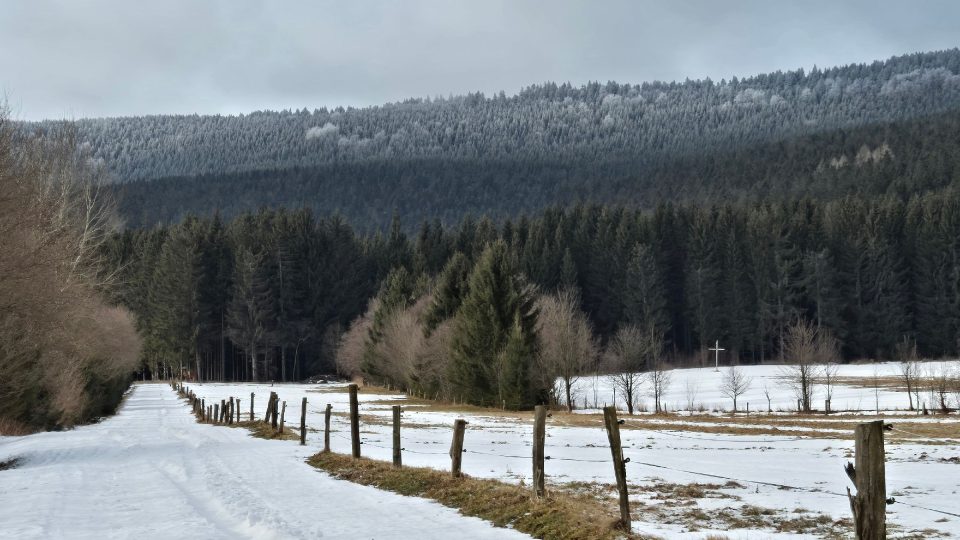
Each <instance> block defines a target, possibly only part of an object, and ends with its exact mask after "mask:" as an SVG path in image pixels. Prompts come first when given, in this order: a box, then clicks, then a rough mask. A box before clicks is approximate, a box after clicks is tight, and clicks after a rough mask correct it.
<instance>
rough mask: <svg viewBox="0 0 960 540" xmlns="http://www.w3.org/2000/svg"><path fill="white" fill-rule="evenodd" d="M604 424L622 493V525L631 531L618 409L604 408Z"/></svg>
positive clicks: (615, 473) (618, 487)
mask: <svg viewBox="0 0 960 540" xmlns="http://www.w3.org/2000/svg"><path fill="white" fill-rule="evenodd" d="M603 422H604V424H605V425H606V428H607V438H609V439H610V453H611V454H612V455H613V473H614V475H615V476H616V478H617V491H619V492H620V525H621V526H622V527H623V528H624V529H626V530H627V531H628V532H629V531H630V499H629V498H628V496H627V468H626V465H625V461H624V459H623V447H622V446H621V445H620V421H619V420H617V409H616V407H604V408H603Z"/></svg>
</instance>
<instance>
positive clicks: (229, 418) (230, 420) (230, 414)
mask: <svg viewBox="0 0 960 540" xmlns="http://www.w3.org/2000/svg"><path fill="white" fill-rule="evenodd" d="M227 423H228V424H233V396H230V409H229V410H227Z"/></svg>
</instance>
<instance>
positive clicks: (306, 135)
mask: <svg viewBox="0 0 960 540" xmlns="http://www.w3.org/2000/svg"><path fill="white" fill-rule="evenodd" d="M958 106H960V51H958V50H957V49H952V50H946V51H937V52H928V53H921V54H909V55H903V56H898V57H893V58H890V59H887V60H885V61H877V62H873V63H870V64H852V65H847V66H840V67H834V68H828V69H818V68H815V69H813V70H810V71H805V70H797V71H786V72H780V71H778V72H773V73H767V74H762V75H758V76H754V77H746V78H737V77H734V78H732V79H729V80H721V81H711V80H709V79H707V80H695V81H693V80H687V81H684V82H648V83H643V84H623V83H617V82H607V83H599V82H592V83H589V84H585V85H583V86H579V87H575V86H572V85H570V84H557V83H552V82H548V83H544V84H540V85H534V86H530V87H528V88H525V89H523V90H522V91H520V92H519V93H518V94H516V95H512V96H507V95H505V94H503V93H502V92H501V93H499V94H496V95H492V96H484V95H483V94H479V93H475V94H467V95H462V96H451V97H449V98H436V99H410V100H406V101H403V102H399V103H388V104H385V105H382V106H376V107H367V108H359V109H357V108H348V109H344V108H336V109H326V108H324V109H315V110H313V111H308V110H306V109H301V110H296V111H290V110H287V111H277V112H275V111H258V112H254V113H251V114H247V115H239V116H220V115H211V116H200V115H183V116H144V117H132V118H104V119H84V120H79V121H78V122H77V125H78V129H79V131H80V134H81V142H86V143H88V144H89V145H90V148H91V151H92V153H93V156H94V157H95V158H96V159H102V160H103V161H104V162H105V163H106V165H107V166H108V167H109V168H110V170H111V171H112V173H113V174H114V177H115V178H116V179H117V181H120V182H126V181H131V180H136V179H153V178H160V177H171V176H196V175H204V174H224V173H237V172H244V171H253V170H284V169H289V168H310V167H316V166H321V165H335V164H356V163H363V162H368V161H369V162H379V161H385V160H402V161H420V160H436V159H438V160H441V161H457V160H471V161H479V162H511V163H513V162H520V163H537V162H554V163H557V162H560V163H568V164H571V163H576V162H589V163H597V162H607V161H617V159H618V158H619V157H621V156H633V157H642V158H643V160H644V163H647V164H649V163H656V162H658V160H662V159H665V160H673V159H676V158H677V157H680V156H684V155H698V154H704V153H711V154H713V153H724V152H728V151H732V150H737V149H742V148H744V147H750V146H758V145H762V144H766V143H770V142H776V141H780V140H784V139H788V138H792V137H796V136H802V135H810V134H816V133H821V132H828V131H832V130H835V129H848V128H854V127H857V126H862V125H867V124H874V123H884V122H890V121H899V120H906V119H912V118H918V117H921V116H930V115H934V114H937V113H941V112H945V111H949V110H956V109H957V108H958ZM47 126H48V124H45V123H36V124H29V125H28V126H27V128H28V129H38V128H39V129H45V128H46V127H47Z"/></svg>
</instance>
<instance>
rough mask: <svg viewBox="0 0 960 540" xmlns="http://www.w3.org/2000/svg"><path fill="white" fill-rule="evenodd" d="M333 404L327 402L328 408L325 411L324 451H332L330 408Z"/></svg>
mask: <svg viewBox="0 0 960 540" xmlns="http://www.w3.org/2000/svg"><path fill="white" fill-rule="evenodd" d="M331 409H333V405H330V404H329V403H327V408H326V409H325V410H324V411H323V451H324V452H329V451H330V410H331Z"/></svg>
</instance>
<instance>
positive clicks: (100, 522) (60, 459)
mask: <svg viewBox="0 0 960 540" xmlns="http://www.w3.org/2000/svg"><path fill="white" fill-rule="evenodd" d="M312 451H313V450H310V449H309V447H306V448H304V447H299V446H297V445H296V444H292V443H291V442H290V441H265V440H261V439H255V438H252V437H250V436H249V434H248V433H247V431H246V430H243V429H230V428H224V427H216V426H210V425H202V424H197V423H196V422H195V421H194V419H193V417H192V416H191V415H190V413H189V409H188V407H187V406H186V405H185V404H184V402H183V401H182V400H179V399H178V398H177V397H176V395H175V394H174V392H173V391H172V390H171V389H170V387H169V386H166V385H161V384H143V385H136V386H134V388H133V390H132V393H131V395H130V396H128V398H127V400H126V401H125V403H124V405H123V407H122V408H121V410H120V411H119V413H118V414H117V415H116V416H114V417H112V418H109V419H107V420H105V421H104V422H102V423H100V424H96V425H91V426H85V427H81V428H78V429H75V430H72V431H67V432H59V433H55V432H51V433H38V434H35V435H29V436H26V437H0V462H4V461H7V460H10V459H11V458H20V462H19V465H18V466H16V467H15V468H11V469H8V470H0V538H18V539H24V538H98V539H100V538H137V539H138V540H145V539H148V538H175V537H181V538H207V539H212V538H318V537H321V538H418V539H421V540H422V539H428V538H444V539H447V538H451V537H456V536H460V537H465V538H529V537H527V536H526V535H522V534H519V533H517V532H515V531H510V530H507V529H498V528H495V527H493V526H492V525H490V524H489V523H487V522H485V521H482V520H479V519H476V518H468V517H464V516H462V515H460V514H458V513H457V512H456V511H455V510H452V509H449V508H446V507H443V506H441V505H439V504H436V503H434V502H431V501H427V500H424V499H418V498H411V497H403V496H400V495H396V494H393V493H389V492H385V491H381V490H377V489H374V488H370V487H366V486H360V485H356V484H352V483H349V482H344V481H340V480H335V479H333V478H331V477H330V476H329V475H327V474H325V473H323V472H320V471H317V470H316V469H314V468H312V467H310V466H309V465H307V464H306V463H304V459H305V458H306V457H307V456H308V455H309V454H310V453H311V452H312Z"/></svg>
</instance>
